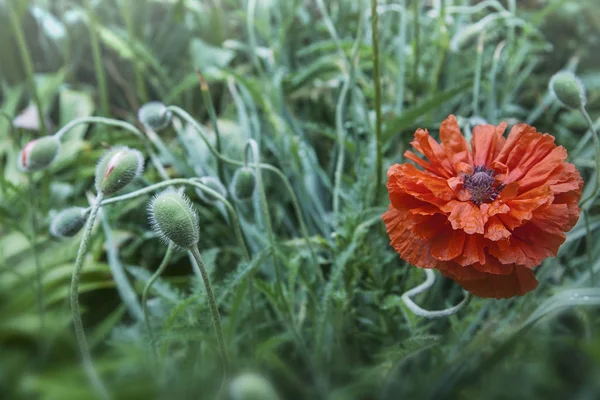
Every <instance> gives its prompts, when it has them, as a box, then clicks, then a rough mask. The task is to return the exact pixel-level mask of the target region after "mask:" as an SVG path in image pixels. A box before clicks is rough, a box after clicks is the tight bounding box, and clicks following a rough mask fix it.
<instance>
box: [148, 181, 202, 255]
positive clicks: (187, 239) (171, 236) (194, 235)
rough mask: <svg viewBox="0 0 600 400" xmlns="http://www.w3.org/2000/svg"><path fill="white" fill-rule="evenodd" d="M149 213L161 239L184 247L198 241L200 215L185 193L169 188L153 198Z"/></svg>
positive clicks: (153, 226) (187, 247)
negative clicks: (181, 193)
mask: <svg viewBox="0 0 600 400" xmlns="http://www.w3.org/2000/svg"><path fill="white" fill-rule="evenodd" d="M148 213H149V216H150V223H151V224H152V228H153V229H154V231H155V232H156V233H157V234H158V235H159V236H160V238H161V239H163V240H165V241H167V242H168V241H171V242H173V243H175V244H176V245H177V246H179V247H182V248H184V249H189V248H191V247H192V246H195V245H196V243H198V240H199V239H200V232H199V229H198V216H197V215H196V211H194V209H193V208H192V205H191V203H190V200H189V199H188V198H187V197H185V195H180V194H179V193H177V192H176V191H174V190H172V189H167V190H165V191H164V192H162V193H160V194H158V195H156V196H155V197H154V198H153V199H152V201H151V202H150V204H149V207H148Z"/></svg>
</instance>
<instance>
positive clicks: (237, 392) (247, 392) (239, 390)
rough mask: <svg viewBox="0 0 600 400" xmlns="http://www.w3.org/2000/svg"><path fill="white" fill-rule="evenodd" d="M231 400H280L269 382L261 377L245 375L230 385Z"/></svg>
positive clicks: (238, 377)
mask: <svg viewBox="0 0 600 400" xmlns="http://www.w3.org/2000/svg"><path fill="white" fill-rule="evenodd" d="M229 395H230V397H231V400H279V396H278V395H277V393H276V392H275V389H273V386H272V385H271V383H270V382H269V381H267V380H266V379H265V378H263V377H262V376H260V375H257V374H252V373H245V374H242V375H239V376H237V377H236V378H235V379H233V380H232V381H231V383H230V385H229Z"/></svg>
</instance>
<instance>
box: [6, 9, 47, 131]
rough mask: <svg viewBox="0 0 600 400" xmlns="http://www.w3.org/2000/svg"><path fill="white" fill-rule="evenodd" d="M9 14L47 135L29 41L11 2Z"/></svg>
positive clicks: (29, 83) (39, 116)
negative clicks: (28, 46)
mask: <svg viewBox="0 0 600 400" xmlns="http://www.w3.org/2000/svg"><path fill="white" fill-rule="evenodd" d="M8 16H9V18H10V25H11V28H12V31H13V34H14V35H15V38H16V39H17V46H18V48H19V54H20V56H21V62H23V66H24V67H25V73H26V74H27V84H28V85H29V91H30V95H31V97H32V98H33V102H34V103H35V106H36V108H37V114H38V119H39V120H40V133H41V134H42V135H45V134H46V133H47V132H48V129H47V127H46V120H45V118H44V110H43V109H42V101H41V100H40V96H39V94H38V91H37V86H36V84H35V71H34V69H33V61H32V60H31V55H30V54H29V49H28V48H27V41H26V40H25V31H24V30H23V24H21V19H20V18H19V15H18V14H17V11H16V10H15V5H14V4H11V5H9V6H8Z"/></svg>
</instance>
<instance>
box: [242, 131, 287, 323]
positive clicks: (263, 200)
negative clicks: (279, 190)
mask: <svg viewBox="0 0 600 400" xmlns="http://www.w3.org/2000/svg"><path fill="white" fill-rule="evenodd" d="M246 146H247V148H248V147H249V148H250V149H251V151H252V158H253V161H254V168H255V171H256V172H255V173H256V187H257V188H258V194H259V196H260V204H261V211H262V214H263V219H264V222H265V228H266V230H267V237H268V238H269V245H270V246H271V257H272V258H273V265H274V268H275V281H276V282H275V290H276V291H277V294H278V295H279V297H280V300H281V302H282V304H284V305H285V307H286V308H287V309H288V312H289V313H290V318H291V319H292V323H294V322H293V321H294V315H293V310H292V308H291V305H290V304H288V301H287V298H286V297H285V291H284V290H283V274H282V271H281V265H280V263H279V258H278V257H277V251H276V248H277V243H276V242H275V234H274V233H273V224H272V223H271V213H270V212H269V202H268V200H267V195H266V193H265V186H264V184H263V180H262V171H261V168H260V152H259V150H258V144H257V143H256V141H255V140H254V139H250V140H248V144H247V145H246Z"/></svg>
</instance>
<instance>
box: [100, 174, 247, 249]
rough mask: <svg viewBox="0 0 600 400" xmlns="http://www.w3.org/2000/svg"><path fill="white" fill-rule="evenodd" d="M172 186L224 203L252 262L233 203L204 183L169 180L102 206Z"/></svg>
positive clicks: (235, 231) (110, 200) (112, 200)
mask: <svg viewBox="0 0 600 400" xmlns="http://www.w3.org/2000/svg"><path fill="white" fill-rule="evenodd" d="M172 185H188V186H193V187H195V188H197V189H200V190H202V191H205V192H206V193H207V194H209V195H211V196H214V197H216V198H217V199H218V200H220V201H221V202H223V204H224V205H225V207H226V208H227V210H228V211H229V213H230V215H231V218H232V220H233V221H232V225H233V230H234V234H235V236H236V238H237V240H238V242H239V244H240V248H241V250H242V253H243V256H244V258H245V259H246V260H250V252H249V251H248V248H247V247H246V242H245V241H244V237H243V236H242V230H241V228H240V221H239V217H238V215H237V213H236V212H235V209H234V208H233V206H232V205H231V203H230V202H229V201H227V199H226V198H225V197H223V196H221V194H220V193H219V192H217V191H215V190H212V189H211V188H210V187H208V186H206V185H203V184H202V183H199V182H195V181H194V180H193V179H182V178H178V179H169V180H166V181H163V182H159V183H156V184H154V185H150V186H146V187H145V188H143V189H140V190H136V191H134V192H131V193H127V194H124V195H122V196H116V197H111V198H110V199H106V200H104V201H103V202H102V205H103V206H105V205H109V204H114V203H118V202H120V201H125V200H130V199H134V198H136V197H139V196H143V195H145V194H148V193H152V192H154V191H157V190H159V189H162V188H164V187H167V186H172Z"/></svg>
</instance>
